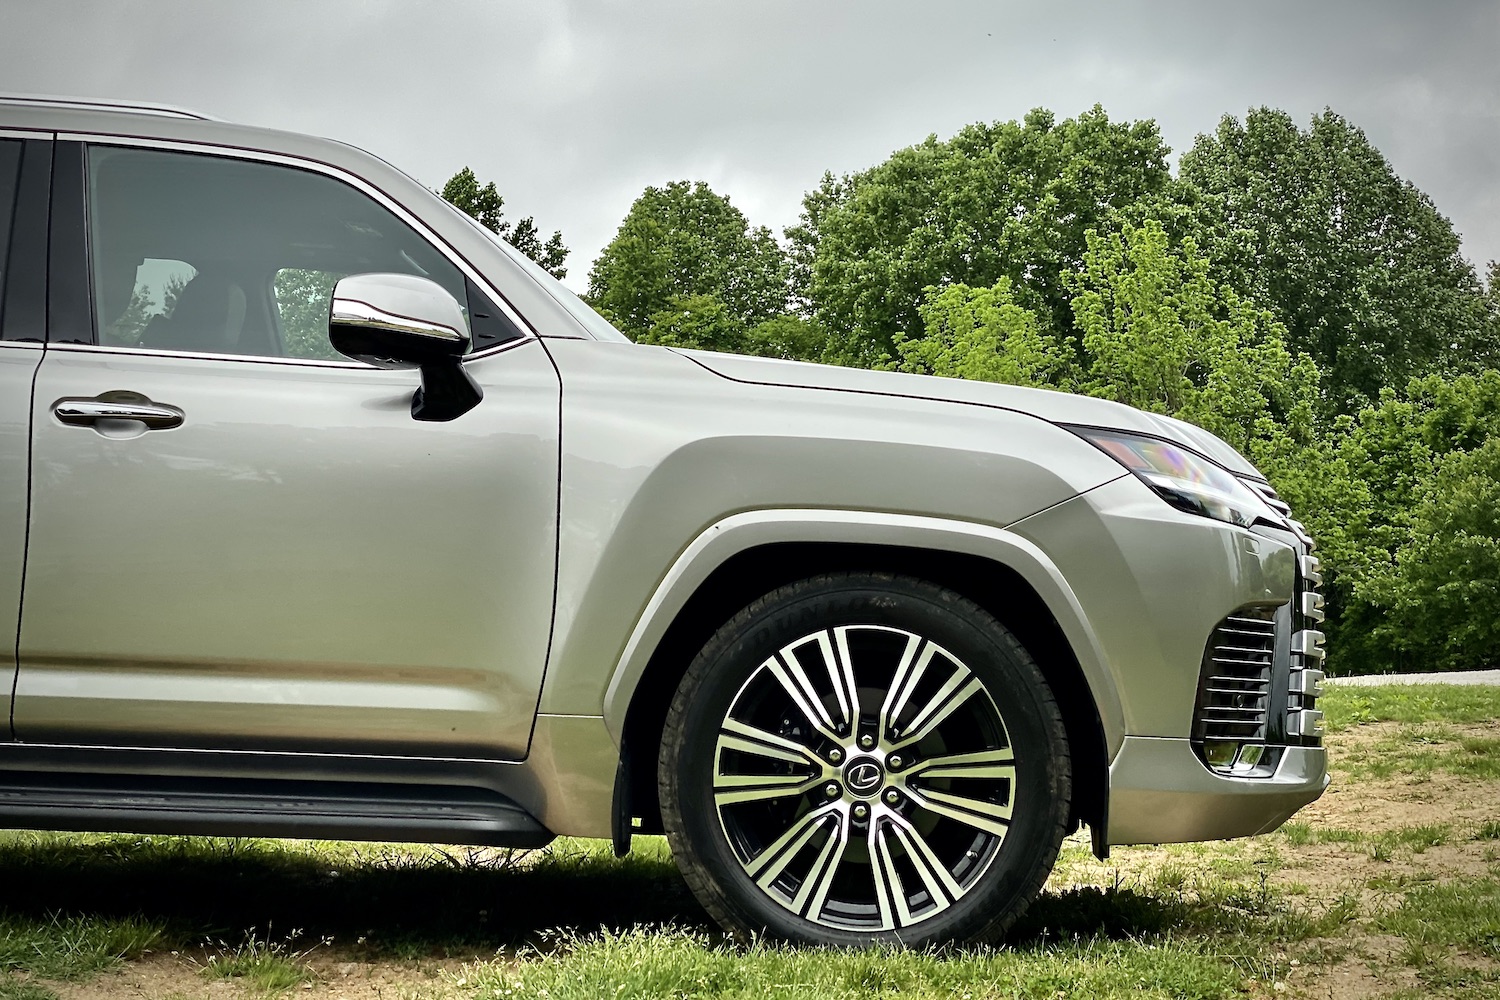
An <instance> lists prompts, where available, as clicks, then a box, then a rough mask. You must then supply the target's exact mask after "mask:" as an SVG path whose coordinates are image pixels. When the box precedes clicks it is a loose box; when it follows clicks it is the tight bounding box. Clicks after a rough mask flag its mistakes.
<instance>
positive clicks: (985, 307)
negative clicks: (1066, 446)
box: [895, 277, 1074, 389]
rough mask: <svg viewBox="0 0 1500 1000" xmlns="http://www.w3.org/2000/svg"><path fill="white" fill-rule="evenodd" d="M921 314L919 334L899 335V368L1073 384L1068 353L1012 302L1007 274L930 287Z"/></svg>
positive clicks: (1017, 382)
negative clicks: (986, 283) (986, 282)
mask: <svg viewBox="0 0 1500 1000" xmlns="http://www.w3.org/2000/svg"><path fill="white" fill-rule="evenodd" d="M920 313H921V316H922V323H923V326H924V333H923V335H922V336H921V337H914V338H907V337H904V336H902V335H901V334H897V338H896V344H895V346H896V351H897V353H898V355H899V356H900V362H899V363H898V364H897V365H896V367H897V368H898V369H900V370H902V371H909V372H919V373H922V374H926V375H943V376H948V377H950V378H966V379H976V380H979V381H984V382H1007V383H1010V384H1012V385H1030V386H1051V387H1053V388H1061V389H1066V388H1070V387H1071V386H1072V384H1073V381H1074V375H1073V372H1072V361H1073V359H1072V352H1071V351H1069V350H1068V349H1067V348H1066V346H1065V345H1063V344H1062V343H1061V342H1060V341H1059V340H1058V338H1057V337H1055V336H1053V335H1051V334H1048V333H1044V332H1042V330H1041V328H1040V324H1039V323H1038V322H1037V318H1036V314H1035V313H1033V312H1032V311H1031V310H1029V309H1026V308H1024V307H1023V306H1020V305H1017V304H1016V301H1015V297H1014V295H1013V294H1012V292H1011V281H1010V279H1009V278H1004V277H1002V278H1001V279H1000V280H999V281H997V282H996V283H995V284H994V285H992V286H990V287H989V288H970V287H969V286H968V285H950V286H948V287H947V288H943V289H938V288H935V287H934V288H929V289H928V290H927V297H926V300H925V301H924V302H923V304H922V306H921V308H920Z"/></svg>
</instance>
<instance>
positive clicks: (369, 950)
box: [0, 687, 1500, 1000]
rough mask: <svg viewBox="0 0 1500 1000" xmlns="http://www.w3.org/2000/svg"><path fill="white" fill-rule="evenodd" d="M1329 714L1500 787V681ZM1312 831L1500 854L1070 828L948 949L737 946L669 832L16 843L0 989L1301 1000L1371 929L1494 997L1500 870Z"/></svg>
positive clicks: (1, 994) (1426, 835) (1462, 832)
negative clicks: (1311, 884) (419, 841)
mask: <svg viewBox="0 0 1500 1000" xmlns="http://www.w3.org/2000/svg"><path fill="white" fill-rule="evenodd" d="M1324 706H1325V708H1326V710H1327V711H1328V713H1329V717H1330V719H1331V720H1332V726H1331V729H1332V736H1331V739H1330V743H1331V744H1332V746H1333V748H1334V750H1335V759H1336V760H1337V761H1338V763H1339V767H1340V769H1341V773H1340V775H1339V777H1341V778H1343V779H1346V780H1347V779H1349V778H1351V777H1353V778H1354V780H1355V781H1357V780H1358V777H1359V776H1362V775H1366V774H1379V773H1392V774H1394V773H1398V772H1397V769H1398V768H1407V769H1408V770H1405V771H1401V772H1400V773H1403V774H1421V773H1432V772H1433V771H1435V770H1440V769H1441V770H1451V771H1452V772H1453V773H1458V774H1465V775H1469V776H1471V777H1473V778H1475V779H1478V780H1485V781H1490V780H1500V768H1497V767H1496V758H1500V740H1495V739H1491V738H1489V737H1487V736H1486V737H1476V736H1472V735H1469V734H1466V733H1464V732H1462V731H1461V730H1460V729H1459V728H1457V727H1461V726H1466V725H1471V724H1473V723H1476V722H1480V721H1484V720H1488V719H1491V718H1496V717H1500V691H1495V690H1492V689H1483V688H1479V689H1475V688H1457V687H1433V688H1412V687H1402V688H1386V689H1382V688H1364V689H1347V688H1344V689H1338V688H1336V689H1334V691H1333V692H1332V693H1330V695H1329V696H1328V698H1327V699H1326V700H1325V702H1324ZM1376 721H1385V722H1392V723H1396V724H1397V727H1393V731H1392V732H1391V733H1384V732H1382V733H1381V735H1380V739H1379V740H1377V741H1373V742H1372V741H1370V740H1368V739H1365V740H1362V741H1361V743H1362V750H1361V753H1362V754H1363V756H1362V757H1361V756H1358V755H1354V754H1351V753H1350V752H1348V751H1349V748H1348V747H1347V744H1346V745H1345V746H1342V747H1341V746H1339V734H1340V733H1344V732H1347V731H1348V730H1349V729H1350V728H1352V727H1354V726H1357V725H1360V724H1362V723H1365V722H1376ZM1492 787H1495V788H1500V785H1496V786H1492ZM1496 798H1500V795H1497V796H1496ZM1318 844H1342V845H1348V846H1349V847H1350V848H1351V849H1356V850H1363V851H1367V852H1368V853H1369V854H1370V855H1371V856H1372V857H1376V858H1391V857H1393V856H1395V855H1400V856H1401V857H1402V859H1403V861H1406V860H1407V859H1409V858H1416V857H1417V856H1419V855H1420V854H1421V853H1422V852H1423V851H1425V850H1427V849H1428V848H1430V847H1433V846H1435V845H1438V844H1447V845H1457V847H1459V848H1462V849H1465V850H1468V851H1469V852H1471V853H1478V852H1481V851H1483V852H1493V853H1494V854H1495V857H1496V859H1497V860H1500V816H1496V818H1495V819H1486V821H1485V822H1483V823H1478V824H1475V823H1473V822H1472V821H1469V822H1461V821H1455V822H1453V823H1438V824H1427V825H1414V826H1406V827H1400V828H1396V829H1387V830H1365V829H1358V828H1337V827H1319V826H1316V825H1314V824H1312V823H1309V822H1307V821H1298V822H1292V823H1289V824H1287V825H1286V826H1284V827H1283V828H1282V831H1281V833H1280V834H1279V835H1274V836H1268V837H1262V838H1257V839H1255V840H1249V841H1239V842H1233V843H1227V844H1226V843H1218V844H1191V845H1177V846H1173V847H1169V848H1167V849H1165V850H1163V851H1157V852H1151V853H1148V854H1145V855H1140V856H1133V855H1132V853H1131V851H1130V850H1129V849H1124V850H1122V851H1120V853H1119V855H1118V858H1119V861H1118V862H1117V863H1116V864H1100V863H1098V862H1096V861H1094V860H1093V859H1092V857H1091V856H1090V855H1089V853H1088V851H1087V849H1086V847H1084V846H1083V842H1082V840H1081V839H1079V838H1074V839H1071V840H1070V841H1069V842H1068V843H1067V844H1066V845H1065V846H1064V849H1063V852H1062V855H1061V857H1060V860H1059V869H1058V875H1057V877H1056V878H1055V879H1054V881H1053V882H1052V884H1051V888H1049V890H1048V891H1047V892H1046V893H1044V894H1043V895H1042V897H1041V898H1040V899H1038V900H1037V902H1036V903H1035V905H1033V906H1032V908H1031V909H1030V910H1029V911H1028V912H1027V913H1026V914H1025V915H1024V916H1023V917H1022V919H1021V920H1020V921H1019V922H1018V924H1017V926H1016V927H1015V928H1014V929H1013V930H1012V932H1011V933H1010V934H1009V935H1008V937H1007V939H1006V940H1005V942H1003V944H1002V945H1001V946H999V947H996V948H989V949H974V950H970V951H966V952H950V953H944V954H932V953H912V952H902V951H895V950H891V949H885V950H875V951H870V952H837V951H821V950H814V949H795V948H788V947H784V946H778V945H772V944H767V943H752V944H750V945H742V944H737V943H733V942H730V941H728V940H726V939H725V938H724V936H723V935H721V934H720V933H719V932H718V931H717V929H716V928H714V927H713V926H712V924H711V922H710V921H709V920H708V919H707V917H706V915H705V914H704V913H703V912H702V910H701V909H700V908H699V907H698V905H697V903H696V902H695V901H694V900H693V899H692V897H691V895H690V894H689V893H688V892H687V890H686V887H685V886H684V884H683V883H682V880H681V878H680V877H679V876H678V874H677V872H676V869H675V867H674V866H673V864H672V862H671V858H670V857H669V855H668V852H667V850H666V847H665V843H664V841H662V840H661V839H660V838H638V839H637V841H636V846H637V851H636V853H634V854H633V855H632V856H631V857H629V858H626V859H623V860H621V859H616V858H614V857H613V856H612V853H611V852H610V850H609V847H608V845H606V844H602V843H592V842H578V841H566V840H564V841H559V842H558V843H557V844H555V845H554V846H553V847H552V848H550V849H548V850H546V851H542V852H533V853H530V854H512V853H509V852H504V851H492V850H472V851H471V850H461V849H435V848H428V847H419V846H412V847H401V846H394V847H391V846H370V845H352V844H331V843H310V842H294V841H261V840H220V839H210V838H177V837H135V836H102V835H91V834H79V835H53V834H34V833H0V1000H56V996H55V994H56V992H57V990H54V988H53V987H54V985H55V984H56V983H57V982H58V981H67V980H80V979H86V978H87V977H88V976H90V975H92V974H94V973H96V972H98V971H99V970H101V969H105V968H108V967H110V966H111V965H114V964H116V963H118V962H119V961H120V960H121V959H130V958H133V957H136V956H138V955H140V954H141V953H142V952H143V951H145V950H147V949H152V950H157V951H162V950H167V949H179V950H182V951H183V952H184V953H185V954H189V955H194V956H197V961H198V965H199V967H200V968H201V970H202V973H203V975H204V976H206V977H210V978H213V979H216V980H219V979H223V980H232V981H233V982H234V983H235V991H236V993H235V995H246V996H249V995H264V996H270V995H276V994H283V995H299V994H300V993H301V990H300V989H299V987H301V986H303V985H306V984H308V983H309V982H310V981H311V973H310V972H309V969H308V963H307V961H306V959H307V951H308V950H307V949H306V948H305V947H302V946H304V945H306V944H307V943H308V942H319V944H318V945H316V947H319V948H322V947H324V946H325V942H326V947H327V949H328V952H329V954H331V955H332V956H335V957H336V959H337V960H339V961H347V960H367V961H389V960H397V961H402V962H408V961H418V962H420V961H424V960H427V959H432V958H443V957H448V958H459V959H462V960H464V961H467V962H468V963H469V964H468V965H466V966H465V967H464V971H463V973H462V975H461V976H459V977H453V978H451V979H450V980H449V981H446V982H441V983H437V984H433V983H430V982H429V983H426V984H415V983H414V984H412V985H410V986H402V985H399V984H398V985H396V986H395V987H394V988H393V989H392V990H388V991H387V995H391V996H393V997H399V998H403V1000H405V998H416V997H431V996H438V995H441V996H456V997H460V998H464V1000H468V998H473V1000H490V998H496V1000H498V998H505V1000H521V998H539V1000H540V998H546V1000H569V998H573V997H588V998H594V997H606V998H611V1000H628V998H641V1000H646V998H651V1000H656V998H661V1000H683V998H689V997H694V998H696V997H704V998H714V997H723V998H751V997H753V998H755V1000H782V998H790V1000H797V998H802V997H809V998H810V997H818V998H823V997H828V998H831V1000H842V998H846V997H850V998H852V997H882V998H888V1000H894V998H897V997H900V998H903V1000H905V998H914V1000H922V998H927V997H945V998H946V997H954V998H956V1000H963V998H964V997H965V996H967V997H968V998H969V1000H997V998H1000V997H1013V996H1017V997H1026V998H1037V1000H1042V998H1046V1000H1057V998H1059V997H1062V998H1069V997H1104V998H1110V997H1125V996H1129V997H1132V998H1144V1000H1150V998H1156V997H1173V998H1178V1000H1195V998H1229V997H1236V998H1238V997H1244V996H1247V995H1248V996H1266V995H1270V994H1272V993H1273V992H1274V993H1277V994H1281V993H1283V992H1285V991H1280V990H1273V984H1274V983H1276V982H1278V981H1282V980H1284V979H1285V978H1286V976H1287V973H1288V972H1289V970H1290V968H1291V966H1290V962H1291V960H1292V959H1293V958H1297V957H1301V959H1302V960H1303V961H1304V962H1310V963H1314V964H1317V963H1330V962H1335V961H1339V960H1340V956H1346V955H1349V954H1357V953H1358V952H1359V949H1360V948H1361V947H1363V944H1362V942H1366V941H1367V938H1365V937H1364V936H1363V935H1366V934H1368V933H1369V932H1370V931H1371V930H1376V931H1379V932H1381V933H1385V934H1390V935H1394V936H1396V937H1397V938H1399V939H1400V940H1401V942H1402V947H1403V948H1404V949H1405V951H1404V953H1403V955H1402V956H1399V957H1398V959H1396V961H1399V962H1400V963H1401V964H1406V965H1409V966H1410V967H1411V969H1413V970H1415V971H1416V973H1417V975H1418V976H1419V977H1420V978H1421V982H1422V984H1423V990H1422V991H1421V992H1420V995H1424V996H1426V995H1434V996H1445V997H1450V998H1452V1000H1470V998H1471V997H1472V998H1476V1000H1477V998H1479V997H1494V996H1500V978H1496V977H1495V974H1494V971H1493V970H1494V968H1495V966H1494V965H1493V963H1494V962H1495V961H1497V958H1500V953H1497V951H1496V949H1497V947H1500V912H1497V909H1500V869H1494V870H1492V874H1491V876H1490V877H1489V878H1487V879H1472V878H1470V879H1463V878H1449V877H1448V876H1442V877H1439V876H1440V874H1441V873H1439V872H1437V871H1436V870H1435V869H1433V870H1426V869H1423V868H1421V867H1420V865H1417V864H1415V863H1408V864H1403V865H1400V866H1393V867H1391V868H1387V869H1383V871H1384V872H1386V873H1387V874H1382V875H1379V876H1378V877H1374V878H1371V877H1369V875H1368V869H1366V875H1365V876H1364V877H1362V878H1361V879H1359V880H1358V882H1359V884H1357V885H1351V886H1350V889H1351V892H1350V893H1349V894H1348V895H1345V896H1340V897H1337V898H1331V899H1330V898H1328V895H1327V892H1328V890H1324V891H1323V894H1322V895H1320V894H1319V893H1318V892H1316V891H1314V890H1312V889H1309V888H1308V887H1307V886H1305V885H1299V884H1296V883H1292V882H1290V881H1289V878H1290V877H1295V876H1296V875H1297V870H1296V869H1294V868H1287V867H1285V866H1286V865H1289V864H1293V863H1295V859H1296V857H1297V855H1298V851H1297V850H1296V849H1297V848H1300V847H1304V846H1307V845H1318ZM1304 853H1305V852H1304ZM1489 856H1490V855H1488V854H1487V855H1486V857H1489ZM1133 857H1138V858H1149V859H1150V862H1149V863H1148V864H1134V862H1133V861H1132V858H1133ZM1121 866H1123V867H1121ZM1356 890H1357V891H1356ZM1333 891H1338V890H1333ZM1359 892H1364V893H1366V895H1365V896H1364V897H1361V896H1360V895H1359ZM1362 898H1363V899H1364V900H1365V902H1364V903H1363V904H1362V902H1361V899H1362ZM1372 899H1373V900H1375V901H1376V902H1373V903H1372V902H1370V900H1372ZM1362 905H1363V906H1364V909H1363V910H1362V909H1361V907H1362ZM256 928H265V929H267V930H266V931H263V932H257V931H256V930H255V929H256ZM270 928H276V929H277V933H276V934H272V933H271V932H270V930H269V929H270ZM290 928H297V929H298V931H297V932H296V933H292V932H290V931H288V930H287V929H290ZM205 941H209V942H210V944H209V946H208V947H207V949H206V950H204V942H205ZM215 942H217V943H215ZM223 942H229V943H228V944H224V943H223ZM236 942H238V943H236ZM299 949H300V950H299ZM1455 956H1456V957H1455ZM184 961H186V959H184ZM1487 963H1488V964H1487ZM187 975H188V976H190V977H191V975H192V973H191V972H190V971H189V972H187ZM1486 977H1489V978H1486ZM1295 984H1296V977H1295V976H1294V977H1293V986H1294V990H1293V992H1295ZM208 985H209V984H200V988H199V990H197V991H193V990H190V991H189V992H190V994H192V995H201V994H202V991H203V990H205V989H207V988H208ZM58 989H61V988H60V987H59V988H58ZM64 992H65V991H64Z"/></svg>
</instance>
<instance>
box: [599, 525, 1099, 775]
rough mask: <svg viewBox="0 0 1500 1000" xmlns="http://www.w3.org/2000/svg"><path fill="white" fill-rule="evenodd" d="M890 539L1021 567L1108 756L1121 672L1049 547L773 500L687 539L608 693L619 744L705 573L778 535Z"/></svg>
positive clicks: (975, 528) (976, 528)
mask: <svg viewBox="0 0 1500 1000" xmlns="http://www.w3.org/2000/svg"><path fill="white" fill-rule="evenodd" d="M786 542H792V543H834V544H850V545H890V546H900V547H905V548H913V549H932V550H938V551H947V552H955V553H962V554H967V555H973V556H979V557H981V558H985V559H989V560H991V561H993V562H997V563H1000V564H1001V565H1004V566H1006V567H1008V568H1009V569H1011V570H1013V571H1014V572H1016V573H1018V574H1019V575H1020V576H1021V578H1022V579H1023V580H1025V581H1026V583H1027V584H1029V585H1030V586H1031V588H1032V589H1033V590H1035V591H1036V593H1037V595H1038V596H1039V597H1040V598H1041V600H1042V602H1043V603H1044V604H1045V605H1046V606H1047V608H1048V610H1049V611H1051V613H1052V615H1053V617H1054V618H1055V619H1056V620H1057V624H1058V626H1059V627H1060V628H1061V629H1062V632H1063V636H1064V638H1066V640H1067V641H1068V644H1069V645H1070V646H1071V647H1072V650H1073V655H1074V656H1075V657H1076V658H1077V660H1078V665H1079V667H1080V668H1081V669H1082V671H1083V675H1084V678H1085V679H1086V680H1087V682H1088V686H1089V692H1090V694H1091V695H1092V696H1093V700H1094V706H1095V709H1096V710H1097V711H1098V713H1099V721H1100V725H1101V727H1102V728H1103V731H1104V742H1105V749H1106V753H1107V755H1108V758H1109V759H1113V758H1114V756H1115V754H1116V753H1117V752H1118V751H1119V748H1120V744H1121V741H1122V740H1123V739H1124V736H1125V716H1124V710H1123V708H1122V707H1121V704H1120V698H1119V693H1118V689H1117V686H1116V683H1115V679H1114V675H1113V672H1112V671H1111V670H1110V669H1109V665H1108V659H1107V658H1106V656H1105V654H1104V650H1103V647H1102V646H1101V645H1100V643H1099V640H1098V637H1097V635H1096V634H1095V632H1094V629H1093V627H1092V626H1091V625H1090V623H1089V620H1088V616H1087V615H1086V614H1085V613H1084V610H1083V607H1082V605H1081V604H1079V602H1078V598H1077V596H1076V595H1075V594H1074V593H1073V589H1072V587H1070V586H1069V585H1068V581H1067V580H1066V579H1064V577H1063V575H1062V573H1061V572H1060V571H1059V570H1058V568H1057V567H1056V565H1054V564H1053V562H1052V560H1051V559H1049V558H1048V557H1047V554H1046V553H1045V552H1043V551H1042V550H1041V549H1040V548H1039V547H1037V546H1036V545H1035V544H1034V543H1033V542H1031V541H1029V540H1028V539H1026V538H1024V537H1022V536H1020V535H1018V534H1016V533H1014V532H1012V531H1008V530H1006V529H1005V528H997V527H994V526H992V525H987V524H979V523H975V522H972V521H959V520H952V519H947V518H936V517H924V516H918V515H913V514H894V513H881V512H874V511H852V510H824V509H766V510H753V511H746V512H743V513H739V514H733V515H730V516H728V517H725V518H724V519H722V520H720V521H717V522H715V523H714V524H712V525H710V526H709V527H708V528H706V529H705V530H704V531H703V532H702V533H700V534H699V535H698V536H697V537H696V538H694V539H693V541H692V542H690V543H689V544H688V545H687V547H686V548H684V549H683V550H682V552H681V554H680V555H678V557H677V559H676V560H675V561H674V562H673V564H672V566H671V568H670V569H669V570H668V571H667V573H666V575H665V576H664V577H663V578H662V580H661V583H660V584H658V585H657V588H656V591H655V592H654V593H653V594H652V595H651V599H650V601H648V602H647V604H646V606H645V609H644V610H643V611H642V613H641V615H640V617H639V618H638V619H637V621H636V624H635V628H634V629H633V630H632V631H631V634H630V639H629V641H627V642H626V644H625V648H624V650H623V652H622V653H621V654H620V658H619V661H618V662H617V663H616V665H615V668H614V671H613V673H612V674H611V675H610V679H609V685H608V687H607V688H606V689H605V693H604V706H603V708H604V721H605V725H606V726H607V727H608V730H609V733H610V735H611V737H613V739H614V740H615V743H616V745H619V744H620V743H621V741H622V740H623V736H624V730H625V717H626V713H627V712H628V711H629V709H630V703H631V699H632V697H633V696H634V694H635V690H636V687H637V686H638V685H639V683H640V681H641V678H642V677H643V676H644V674H645V672H646V668H647V665H648V664H649V663H650V660H651V656H652V654H653V653H654V652H655V650H656V647H657V645H658V644H659V643H660V642H661V640H662V637H663V636H664V635H665V634H666V632H667V629H668V627H670V626H671V624H672V622H673V621H674V620H675V619H676V617H677V615H678V613H679V612H680V611H681V610H682V609H683V607H684V606H685V605H686V604H687V602H688V600H689V598H691V597H692V596H693V594H694V593H695V592H696V591H697V590H698V588H699V587H700V586H702V585H703V583H704V581H705V580H707V579H708V577H709V576H710V575H711V574H712V573H713V572H714V571H715V570H716V569H718V567H719V566H721V565H723V564H724V563H725V562H726V561H727V560H728V559H730V558H731V557H733V556H735V555H738V554H739V553H741V552H746V551H748V550H750V549H754V548H759V547H761V546H764V545H772V544H777V543H786Z"/></svg>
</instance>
